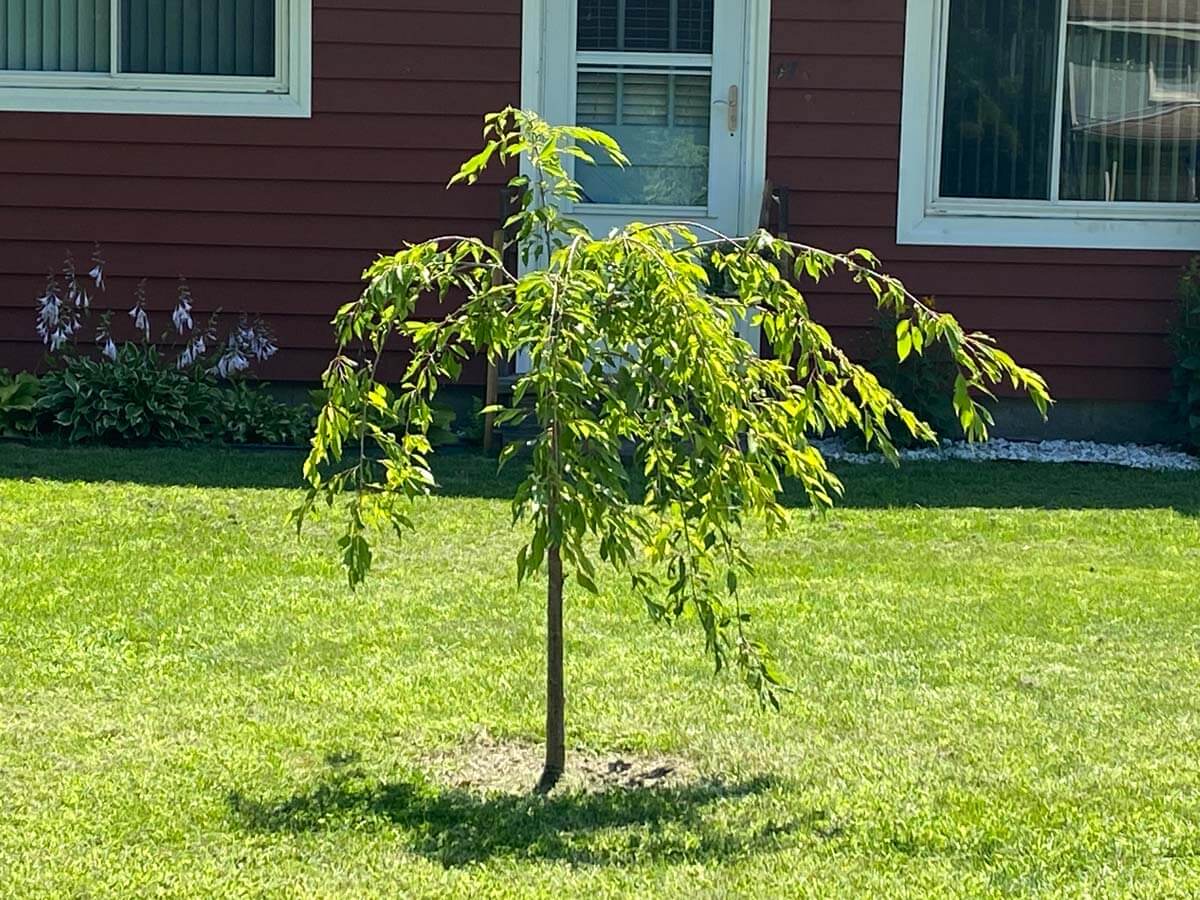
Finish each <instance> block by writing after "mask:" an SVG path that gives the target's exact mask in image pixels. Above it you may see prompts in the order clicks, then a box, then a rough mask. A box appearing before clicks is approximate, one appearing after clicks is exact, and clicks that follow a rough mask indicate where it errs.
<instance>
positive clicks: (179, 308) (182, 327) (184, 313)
mask: <svg viewBox="0 0 1200 900" xmlns="http://www.w3.org/2000/svg"><path fill="white" fill-rule="evenodd" d="M171 322H172V323H173V324H174V325H175V330H176V331H177V332H178V333H179V334H185V333H186V332H189V331H191V330H192V328H193V326H194V323H193V322H192V292H191V289H190V288H188V285H187V282H186V281H184V280H183V279H182V278H181V279H179V298H178V299H177V300H176V301H175V310H174V312H172V313H171Z"/></svg>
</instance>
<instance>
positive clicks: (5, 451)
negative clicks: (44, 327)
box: [0, 442, 1200, 516]
mask: <svg viewBox="0 0 1200 900" xmlns="http://www.w3.org/2000/svg"><path fill="white" fill-rule="evenodd" d="M303 459H304V453H303V451H299V450H273V451H254V450H232V449H223V448H213V447H207V446H204V447H191V448H169V447H163V448H147V449H138V450H121V449H112V448H102V447H89V448H62V447H57V446H53V445H37V444H31V445H23V444H19V443H11V442H0V479H18V480H24V479H30V478H41V479H46V480H50V481H62V482H73V481H79V482H118V483H131V484H143V485H163V486H184V487H202V488H262V489H292V488H295V489H299V488H300V487H301V478H300V466H301V463H302V462H303ZM432 463H433V469H434V475H435V477H436V478H437V481H438V490H437V495H438V496H443V497H459V498H473V499H490V500H508V499H511V498H512V496H513V493H514V491H515V489H516V486H517V484H518V483H519V482H520V480H521V478H522V476H523V474H524V467H523V463H522V460H521V459H519V458H518V459H515V460H513V461H512V462H511V463H510V464H509V465H508V466H506V467H505V468H504V470H503V471H500V472H498V471H497V464H496V460H495V459H494V458H492V457H489V456H485V455H484V454H483V453H482V452H480V451H478V450H474V449H471V448H463V447H454V448H445V449H440V450H437V451H435V453H434V455H433V459H432ZM834 468H835V470H836V471H837V472H838V474H839V475H840V476H841V477H842V479H843V481H844V482H845V484H846V495H845V497H844V498H843V500H842V502H841V504H840V505H842V506H845V507H848V508H851V509H855V508H857V509H888V508H922V507H923V508H930V509H938V508H941V509H959V508H965V507H977V508H984V509H1026V508H1028V509H1173V510H1176V511H1178V512H1180V513H1182V514H1184V515H1189V516H1194V515H1200V473H1196V472H1145V471H1138V470H1132V469H1119V468H1114V467H1112V466H1097V465H1031V464H1028V463H1015V462H994V463H986V464H980V463H968V462H950V463H906V464H905V465H903V466H901V467H900V468H893V467H892V466H887V465H868V466H851V465H845V464H838V465H835V467H834ZM784 502H785V503H786V504H787V505H789V506H793V507H796V508H802V507H804V506H807V501H806V500H805V499H804V496H803V493H802V492H801V491H800V490H799V489H798V488H797V487H796V486H794V485H792V486H789V488H788V490H787V492H786V493H785V497H784Z"/></svg>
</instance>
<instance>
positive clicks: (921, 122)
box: [896, 0, 1200, 250]
mask: <svg viewBox="0 0 1200 900" xmlns="http://www.w3.org/2000/svg"><path fill="white" fill-rule="evenodd" d="M907 2H908V11H907V16H906V20H905V39H904V87H903V112H902V115H901V130H900V175H899V178H900V183H899V202H898V213H897V221H896V242H897V243H899V244H925V245H954V246H968V247H1058V248H1081V249H1104V250H1200V203H1103V202H1093V201H1079V200H1059V199H1052V200H988V199H978V200H976V199H961V198H943V197H939V196H938V185H939V183H940V180H939V166H940V161H941V145H942V140H941V137H942V110H943V98H944V90H945V84H944V81H945V59H946V44H947V35H948V15H947V12H948V10H949V6H950V0H907ZM1068 2H1069V0H1062V4H1063V14H1062V20H1061V27H1062V32H1061V34H1060V36H1059V62H1058V79H1057V84H1056V87H1055V91H1056V100H1055V116H1054V122H1053V128H1054V133H1053V136H1052V139H1053V141H1054V144H1053V147H1052V153H1053V158H1052V162H1051V166H1052V168H1051V182H1052V183H1051V189H1050V195H1051V197H1054V198H1057V197H1058V193H1059V179H1060V177H1061V168H1062V167H1061V154H1062V133H1061V132H1062V119H1063V103H1064V97H1063V89H1062V84H1063V70H1064V67H1065V65H1066V39H1067V4H1068Z"/></svg>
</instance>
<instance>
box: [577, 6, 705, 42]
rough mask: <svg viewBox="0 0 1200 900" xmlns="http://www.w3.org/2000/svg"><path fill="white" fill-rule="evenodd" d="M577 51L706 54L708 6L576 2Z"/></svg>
mask: <svg viewBox="0 0 1200 900" xmlns="http://www.w3.org/2000/svg"><path fill="white" fill-rule="evenodd" d="M578 16H579V19H578V26H577V33H576V47H577V48H578V49H580V50H608V51H626V50H632V51H647V52H670V51H679V52H683V53H711V52H712V46H713V0H579V13H578Z"/></svg>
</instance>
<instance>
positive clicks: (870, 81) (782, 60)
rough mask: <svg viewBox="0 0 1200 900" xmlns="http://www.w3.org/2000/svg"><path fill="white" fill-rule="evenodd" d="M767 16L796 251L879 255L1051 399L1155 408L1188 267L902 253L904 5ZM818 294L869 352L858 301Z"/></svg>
mask: <svg viewBox="0 0 1200 900" xmlns="http://www.w3.org/2000/svg"><path fill="white" fill-rule="evenodd" d="M774 8H775V15H774V23H773V27H772V34H771V46H772V59H771V75H770V77H771V93H770V113H769V126H768V127H769V139H768V164H767V171H768V175H769V177H770V178H771V180H772V181H773V182H774V183H776V184H780V185H786V186H787V187H789V188H790V189H791V191H792V203H791V217H792V225H793V229H792V234H793V237H794V238H796V239H797V240H803V241H806V242H808V243H816V244H819V245H822V246H828V247H831V248H834V249H850V248H853V247H869V248H871V249H873V250H875V251H876V252H877V253H878V254H879V255H880V256H881V257H882V258H883V260H884V262H885V265H886V267H887V268H888V270H889V271H891V272H893V273H895V274H897V275H899V276H900V277H902V278H903V279H904V280H905V282H906V283H907V284H908V286H909V287H910V288H911V289H912V290H913V291H914V292H915V293H917V294H920V295H930V296H933V297H935V298H936V300H937V303H938V305H939V307H941V308H943V309H946V310H948V311H951V312H954V313H956V314H958V315H959V316H960V317H961V318H962V320H963V322H964V323H965V324H966V325H967V326H968V327H971V328H975V329H982V330H985V331H987V332H989V333H990V334H992V335H994V336H995V337H996V338H997V339H998V340H999V341H1000V342H1001V343H1002V344H1003V345H1004V346H1005V347H1006V348H1009V349H1011V350H1012V351H1013V353H1014V354H1016V355H1017V356H1018V358H1019V359H1020V360H1021V361H1022V362H1025V363H1028V364H1031V365H1034V366H1036V367H1037V368H1039V369H1040V370H1041V371H1042V372H1043V373H1044V374H1045V375H1046V376H1047V377H1048V378H1049V380H1050V383H1051V388H1052V389H1053V390H1054V393H1055V394H1056V395H1057V396H1058V397H1060V398H1064V399H1105V400H1118V399H1119V400H1161V399H1163V398H1164V396H1165V394H1166V391H1167V389H1168V384H1169V371H1168V370H1169V366H1170V353H1169V352H1168V349H1167V346H1166V333H1167V329H1168V327H1169V323H1170V320H1171V315H1172V310H1173V298H1174V295H1175V284H1176V281H1177V279H1178V277H1179V270H1180V267H1181V266H1182V265H1183V264H1184V263H1185V262H1186V257H1187V255H1186V254H1180V253H1165V252H1162V253H1159V252H1123V253H1110V252H1100V251H1064V250H1022V249H1000V248H994V249H993V248H954V247H951V248H944V247H913V246H907V247H900V246H897V245H896V194H897V190H896V188H897V178H898V174H897V173H898V169H899V146H900V107H901V104H900V93H901V91H900V88H901V83H902V72H903V56H904V8H905V0H775V3H774ZM1198 227H1200V226H1198ZM812 295H813V296H812V299H813V304H812V305H813V311H814V313H815V314H816V315H818V316H820V317H822V318H823V319H824V320H825V321H828V322H831V323H832V324H834V325H835V326H837V328H836V331H837V333H838V334H839V335H840V336H842V337H843V338H845V339H847V340H849V341H851V342H852V343H859V344H861V343H862V342H863V341H864V340H865V339H866V336H867V332H868V329H869V327H870V322H871V311H870V308H869V305H868V304H866V303H865V302H863V301H862V299H861V298H860V297H858V296H856V295H855V294H854V293H853V292H852V291H849V290H848V289H847V288H846V286H845V285H840V284H837V285H831V286H829V287H827V288H822V289H820V290H817V291H813V292H812Z"/></svg>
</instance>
